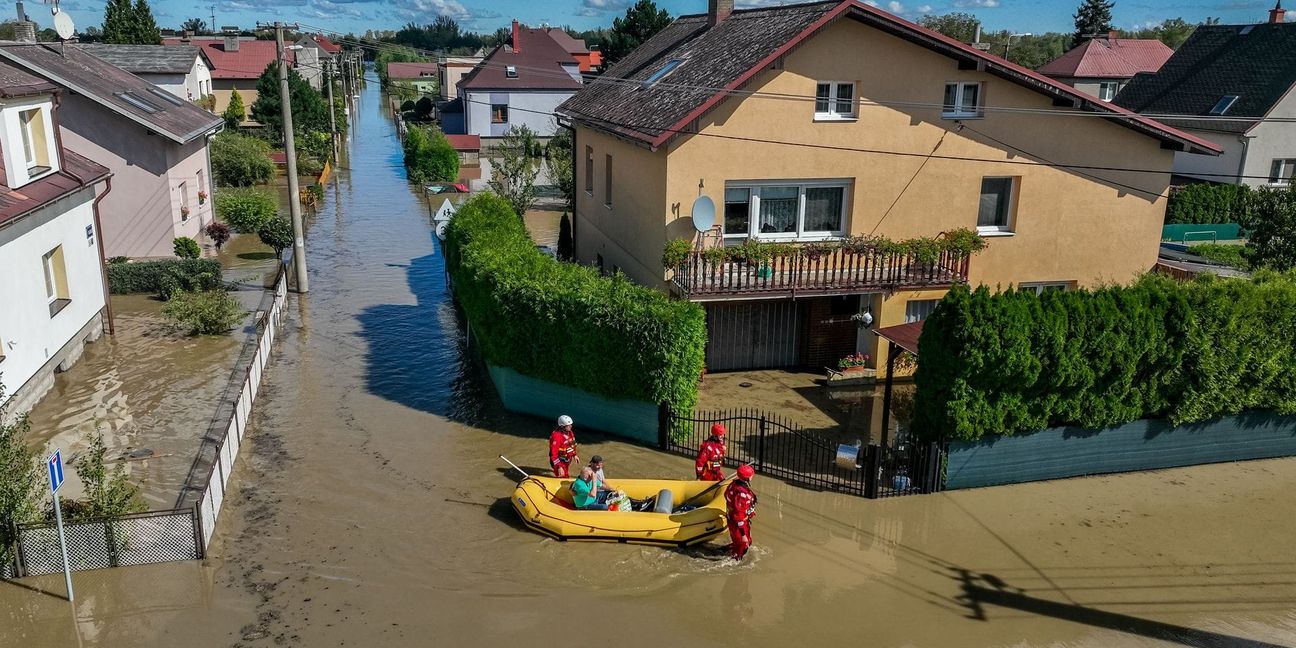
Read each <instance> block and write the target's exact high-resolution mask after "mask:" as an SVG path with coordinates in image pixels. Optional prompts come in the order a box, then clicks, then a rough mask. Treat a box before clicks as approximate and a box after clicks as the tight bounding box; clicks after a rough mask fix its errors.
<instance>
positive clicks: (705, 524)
mask: <svg viewBox="0 0 1296 648" xmlns="http://www.w3.org/2000/svg"><path fill="white" fill-rule="evenodd" d="M572 481H573V480H572V479H559V478H555V477H535V476H531V477H527V478H526V479H523V480H522V481H521V482H519V483H518V486H517V489H516V490H514V491H513V509H514V510H515V511H517V512H518V515H519V516H521V517H522V521H523V522H524V523H526V525H527V526H528V527H530V528H531V529H533V530H535V531H537V532H539V533H542V534H544V535H547V536H549V537H552V538H557V539H558V540H593V541H602V542H632V543H635V544H649V545H657V546H667V547H688V546H691V545H695V544H698V543H701V542H706V541H707V540H710V539H711V538H713V537H715V536H717V535H720V534H721V533H723V532H724V530H725V518H726V516H725V513H726V510H725V499H724V492H725V487H724V486H720V487H719V488H715V489H713V490H711V491H710V492H709V493H706V494H705V495H703V493H704V492H705V491H706V490H707V489H708V488H711V487H712V486H715V485H716V484H715V482H703V481H675V480H666V479H614V480H610V483H611V484H612V485H613V486H615V487H616V488H619V489H621V490H623V491H625V493H626V495H628V496H629V497H631V498H633V499H636V500H638V499H647V498H654V503H655V505H656V507H657V508H658V510H662V511H670V510H672V509H673V508H677V507H679V506H681V505H683V504H684V503H686V502H688V503H691V504H693V505H694V506H696V507H697V508H695V509H693V510H691V511H687V512H684V513H669V512H661V513H659V512H630V511H578V510H575V508H574V507H573V506H572V493H571V483H572ZM699 495H702V497H700V498H698V499H697V500H696V501H694V498H697V497H698V496H699ZM667 499H669V500H670V501H666V500H667Z"/></svg>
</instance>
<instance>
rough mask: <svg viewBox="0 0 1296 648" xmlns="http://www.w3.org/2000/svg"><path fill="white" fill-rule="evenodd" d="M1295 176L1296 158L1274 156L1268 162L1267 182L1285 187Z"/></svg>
mask: <svg viewBox="0 0 1296 648" xmlns="http://www.w3.org/2000/svg"><path fill="white" fill-rule="evenodd" d="M1293 177H1296V158H1274V159H1273V161H1272V162H1270V163H1269V184H1270V186H1274V187H1286V186H1287V185H1289V184H1291V181H1292V178H1293Z"/></svg>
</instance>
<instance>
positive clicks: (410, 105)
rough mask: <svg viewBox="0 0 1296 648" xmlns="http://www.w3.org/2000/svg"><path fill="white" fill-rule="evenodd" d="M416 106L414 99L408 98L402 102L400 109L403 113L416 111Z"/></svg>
mask: <svg viewBox="0 0 1296 648" xmlns="http://www.w3.org/2000/svg"><path fill="white" fill-rule="evenodd" d="M414 106H415V104H414V100H413V99H406V100H405V101H402V102H401V105H400V109H401V112H403V113H407V112H414Z"/></svg>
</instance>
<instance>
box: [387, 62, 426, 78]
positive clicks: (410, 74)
mask: <svg viewBox="0 0 1296 648" xmlns="http://www.w3.org/2000/svg"><path fill="white" fill-rule="evenodd" d="M424 72H431V73H432V76H431V77H427V76H424V75H423V73H424ZM436 72H437V64H436V63H400V62H395V61H393V62H391V63H388V64H387V78H388V79H427V78H433V79H435V78H436Z"/></svg>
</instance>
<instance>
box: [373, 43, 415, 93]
mask: <svg viewBox="0 0 1296 648" xmlns="http://www.w3.org/2000/svg"><path fill="white" fill-rule="evenodd" d="M426 61H427V59H425V58H423V57H422V56H419V53H418V52H416V51H414V50H413V49H410V48H408V47H384V48H382V50H381V51H379V52H378V55H377V56H375V57H374V71H375V72H377V73H378V81H379V83H381V84H382V87H384V88H386V87H387V83H388V79H387V64H388V63H423V62H426Z"/></svg>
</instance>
